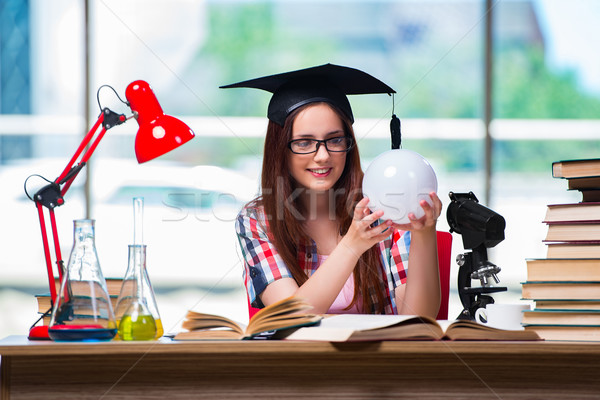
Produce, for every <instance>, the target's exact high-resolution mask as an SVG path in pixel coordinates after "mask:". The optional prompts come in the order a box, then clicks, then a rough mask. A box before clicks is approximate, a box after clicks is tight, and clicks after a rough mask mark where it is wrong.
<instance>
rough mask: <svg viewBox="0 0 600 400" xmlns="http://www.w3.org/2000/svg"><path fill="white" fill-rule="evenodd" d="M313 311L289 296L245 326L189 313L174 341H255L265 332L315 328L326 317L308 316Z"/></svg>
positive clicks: (263, 311) (217, 316) (222, 318)
mask: <svg viewBox="0 0 600 400" xmlns="http://www.w3.org/2000/svg"><path fill="white" fill-rule="evenodd" d="M311 308H312V306H311V305H309V304H308V303H306V302H305V301H304V300H301V299H298V298H296V297H288V298H286V299H283V300H280V301H278V302H277V303H273V304H271V305H269V306H267V307H265V308H263V309H261V310H260V311H259V312H257V313H256V314H255V315H254V316H253V317H252V318H251V319H250V321H249V322H248V325H247V326H245V325H243V324H240V323H238V322H235V321H233V320H231V319H229V318H226V317H222V316H220V315H213V314H203V313H199V312H195V311H188V313H187V315H186V319H185V321H184V322H183V324H182V328H184V329H186V330H187V331H183V332H180V333H178V334H177V335H175V337H174V338H173V339H174V340H240V339H251V338H253V337H255V336H258V335H260V334H261V333H264V332H270V331H285V330H289V329H292V328H298V327H302V326H308V325H314V324H317V323H319V321H321V319H322V318H323V317H322V316H320V315H315V314H307V313H305V311H308V310H310V309H311Z"/></svg>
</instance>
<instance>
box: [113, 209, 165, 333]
mask: <svg viewBox="0 0 600 400" xmlns="http://www.w3.org/2000/svg"><path fill="white" fill-rule="evenodd" d="M143 201H144V200H143V198H141V197H136V198H134V199H133V208H134V244H133V245H129V259H128V265H127V272H125V277H124V278H123V284H122V286H121V292H120V293H119V298H118V300H117V305H116V307H115V316H116V319H117V325H118V329H119V330H118V338H119V339H121V340H153V339H157V338H159V337H161V336H162V335H163V333H164V330H163V326H162V321H161V319H160V314H159V313H158V306H157V305H156V299H155V297H154V290H153V289H152V284H151V283H150V278H149V277H148V271H147V269H146V245H144V244H142V242H143V239H142V219H143V205H144V203H143Z"/></svg>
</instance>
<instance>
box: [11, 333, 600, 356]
mask: <svg viewBox="0 0 600 400" xmlns="http://www.w3.org/2000/svg"><path fill="white" fill-rule="evenodd" d="M344 349H348V350H353V351H358V352H360V351H377V352H380V353H405V354H437V353H457V354H479V355H484V354H485V355H493V354H519V355H523V354H530V355H544V354H545V355H549V354H550V355H551V354H565V353H570V354H577V353H586V354H595V355H596V356H598V357H600V342H556V341H539V342H501V341H383V342H353V343H331V342H296V341H285V340H250V341H174V340H170V339H166V338H163V339H161V340H159V341H139V342H124V341H118V340H112V341H107V342H53V341H48V340H43V341H35V340H34V341H32V340H28V339H27V338H26V337H25V336H9V337H7V338H5V339H2V340H0V355H3V356H28V355H37V356H54V355H67V354H69V355H77V354H215V353H219V354H223V353H239V352H248V353H263V352H266V353H280V352H286V353H305V354H306V353H336V352H339V351H342V350H344Z"/></svg>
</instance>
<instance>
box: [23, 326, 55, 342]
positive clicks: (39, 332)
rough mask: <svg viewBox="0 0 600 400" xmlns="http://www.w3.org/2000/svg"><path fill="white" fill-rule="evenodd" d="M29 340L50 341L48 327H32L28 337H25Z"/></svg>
mask: <svg viewBox="0 0 600 400" xmlns="http://www.w3.org/2000/svg"><path fill="white" fill-rule="evenodd" d="M27 339H29V340H50V335H48V326H46V325H42V326H34V327H32V328H31V329H30V330H29V336H27Z"/></svg>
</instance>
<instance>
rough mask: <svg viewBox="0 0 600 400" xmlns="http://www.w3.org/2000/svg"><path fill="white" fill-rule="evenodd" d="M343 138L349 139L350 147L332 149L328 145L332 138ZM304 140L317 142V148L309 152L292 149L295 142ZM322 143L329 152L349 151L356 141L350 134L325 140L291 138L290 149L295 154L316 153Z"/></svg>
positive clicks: (333, 138)
mask: <svg viewBox="0 0 600 400" xmlns="http://www.w3.org/2000/svg"><path fill="white" fill-rule="evenodd" d="M341 138H345V139H346V140H347V141H348V148H347V149H346V150H330V149H329V147H327V142H329V141H330V140H335V139H341ZM304 140H310V141H312V142H316V144H317V148H316V149H315V150H313V151H309V152H307V153H298V152H297V151H294V150H293V149H292V144H293V143H294V142H299V141H304ZM321 143H322V144H323V145H325V150H327V151H328V152H329V153H347V152H349V151H350V149H351V148H352V147H353V146H354V141H353V140H352V138H351V137H350V136H338V137H332V138H329V139H325V140H319V139H308V138H307V139H294V140H290V141H289V142H288V145H287V147H288V149H290V151H291V152H292V153H294V154H312V153H316V152H318V151H319V148H320V147H321Z"/></svg>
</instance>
